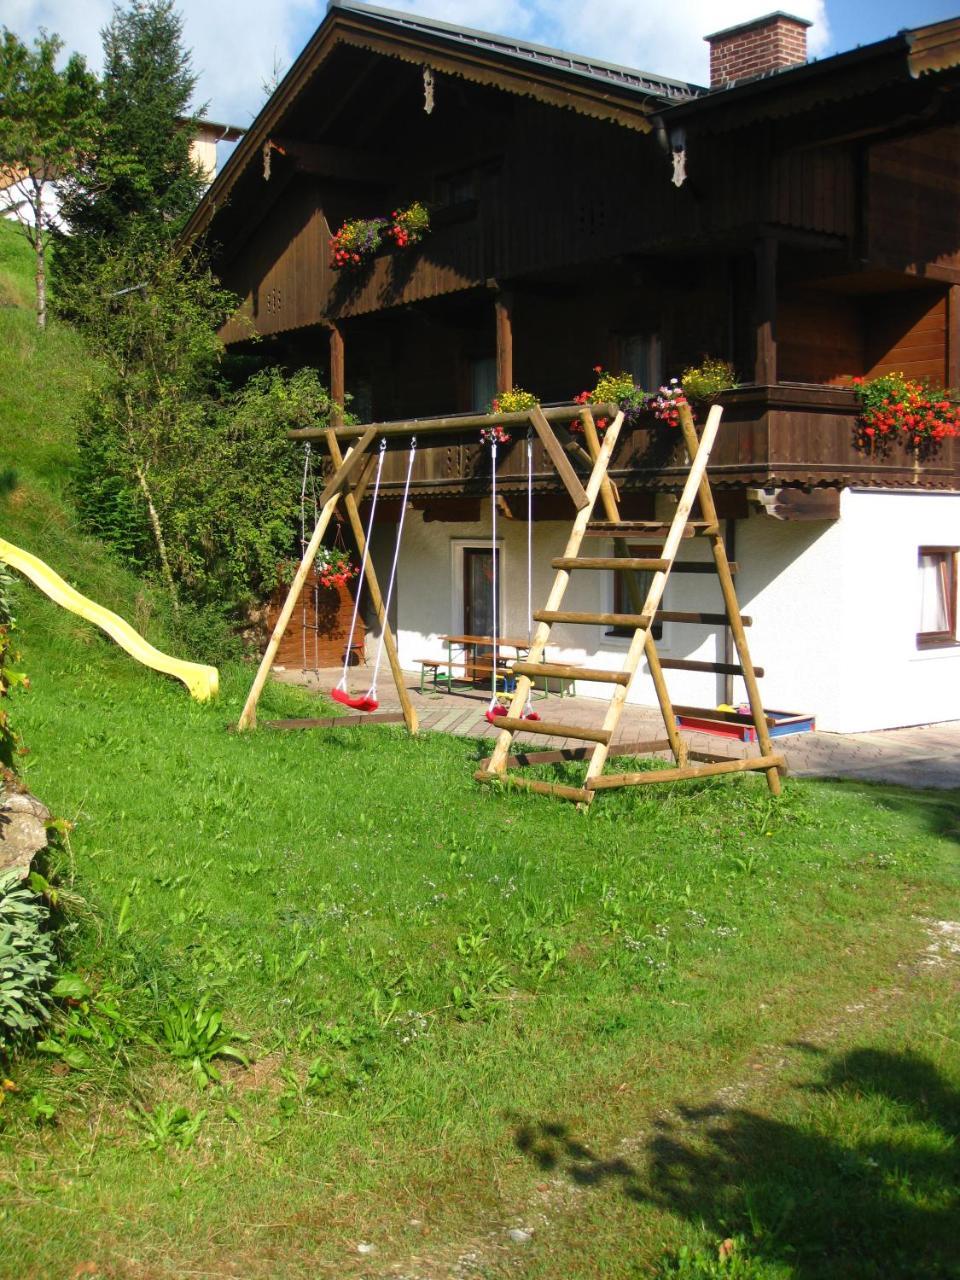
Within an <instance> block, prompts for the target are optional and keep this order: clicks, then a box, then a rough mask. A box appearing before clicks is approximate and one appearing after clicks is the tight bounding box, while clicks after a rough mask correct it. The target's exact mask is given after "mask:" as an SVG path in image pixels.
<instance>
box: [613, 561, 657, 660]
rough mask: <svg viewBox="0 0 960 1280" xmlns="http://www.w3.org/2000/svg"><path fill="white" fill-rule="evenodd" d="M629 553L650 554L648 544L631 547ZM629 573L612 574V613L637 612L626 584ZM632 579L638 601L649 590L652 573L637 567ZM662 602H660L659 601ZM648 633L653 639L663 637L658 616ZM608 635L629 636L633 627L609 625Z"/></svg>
mask: <svg viewBox="0 0 960 1280" xmlns="http://www.w3.org/2000/svg"><path fill="white" fill-rule="evenodd" d="M630 554H631V555H632V556H641V557H642V556H648V555H650V554H651V553H650V547H649V544H648V545H647V546H645V547H631V548H630ZM629 576H630V575H629V574H627V573H622V572H615V573H614V574H613V612H614V613H637V612H639V610H638V609H636V608H634V604H633V601H632V599H631V597H630V589H629V587H628V586H627V578H628V577H629ZM633 578H634V581H635V582H636V584H637V588H638V590H639V592H640V603H641V605H642V604H643V601H644V600H646V598H647V592H648V591H649V590H650V584H651V582H653V573H652V572H651V571H650V570H648V569H638V570H637V571H636V572H635V573H634V574H633ZM661 603H662V602H661ZM650 634H651V635H652V636H653V638H654V640H662V639H663V623H662V622H661V621H660V619H659V618H658V619H657V620H656V622H654V624H653V626H652V627H651V628H650ZM607 635H608V636H631V637H632V635H633V629H632V628H631V627H611V628H610V630H609V631H608V632H607Z"/></svg>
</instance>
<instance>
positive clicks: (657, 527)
mask: <svg viewBox="0 0 960 1280" xmlns="http://www.w3.org/2000/svg"><path fill="white" fill-rule="evenodd" d="M669 532H670V525H669V523H666V524H665V523H664V522H663V521H662V520H591V521H590V523H589V524H588V525H587V534H588V535H590V536H592V537H595V538H619V537H625V538H629V537H632V536H634V535H637V536H640V537H644V538H656V537H661V538H665V537H666V536H667V534H668V533H669ZM719 532H720V527H719V525H715V524H710V522H709V521H708V520H688V521H687V523H686V524H685V525H684V527H683V534H682V536H683V537H684V538H696V537H704V536H705V535H707V534H717V533H719Z"/></svg>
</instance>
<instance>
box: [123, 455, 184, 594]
mask: <svg viewBox="0 0 960 1280" xmlns="http://www.w3.org/2000/svg"><path fill="white" fill-rule="evenodd" d="M134 466H135V467H136V471H137V480H138V481H139V484H140V491H141V492H142V494H143V500H144V502H146V504H147V514H148V515H149V517H150V527H151V529H152V530H153V539H154V542H156V544H157V553H158V555H159V556H160V567H161V569H162V571H163V580H164V582H165V583H166V584H167V590H168V591H169V592H170V603H171V604H172V605H173V612H174V614H175V615H176V616H177V617H178V618H179V617H180V601H179V599H178V597H177V584H176V582H174V580H173V571H172V570H171V568H170V559H169V557H168V555H167V544H166V541H165V539H164V536H163V529H162V527H161V525H160V516H159V515H158V513H157V508H156V507H155V506H154V505H153V496H152V494H151V493H150V487H149V485H148V484H147V477H146V473H145V472H144V470H143V468H142V467H141V466H140V463H139V462H136V463H134Z"/></svg>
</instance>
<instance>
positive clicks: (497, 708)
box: [487, 439, 508, 720]
mask: <svg viewBox="0 0 960 1280" xmlns="http://www.w3.org/2000/svg"><path fill="white" fill-rule="evenodd" d="M490 540H491V561H492V563H493V571H492V577H493V604H492V607H491V610H490V612H491V628H490V629H491V631H492V632H493V672H492V674H491V677H490V705H489V706H488V707H487V719H488V720H492V719H494V718H495V717H496V716H505V715H506V714H507V710H508V708H507V707H506V706H505V705H504V704H503V703H502V702H501V701H500V699H499V698H498V697H497V648H498V646H497V633H498V623H499V618H498V616H497V615H498V613H499V609H498V605H499V597H498V594H497V442H496V440H495V439H494V440H491V441H490Z"/></svg>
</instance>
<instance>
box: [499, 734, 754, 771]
mask: <svg viewBox="0 0 960 1280" xmlns="http://www.w3.org/2000/svg"><path fill="white" fill-rule="evenodd" d="M669 750H670V739H669V738H645V739H644V740H643V741H642V742H612V743H611V744H610V755H611V757H613V758H615V757H619V756H623V757H629V756H649V755H655V754H656V753H657V752H659V751H669ZM594 751H596V747H558V748H555V749H554V750H553V751H518V752H517V754H516V755H513V756H507V759H506V766H507V768H508V769H519V768H523V767H525V766H527V765H531V764H568V763H570V762H571V761H576V760H585V759H586V758H587V756H589V755H590V754H591V753H592V752H594ZM690 754H691V755H693V753H692V752H691V753H690ZM698 758H699V757H698ZM718 758H719V757H718ZM490 759H491V757H490V756H487V757H486V758H485V759H483V760H481V761H480V768H481V769H486V768H488V767H489V764H490ZM724 759H729V756H725V757H724Z"/></svg>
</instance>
